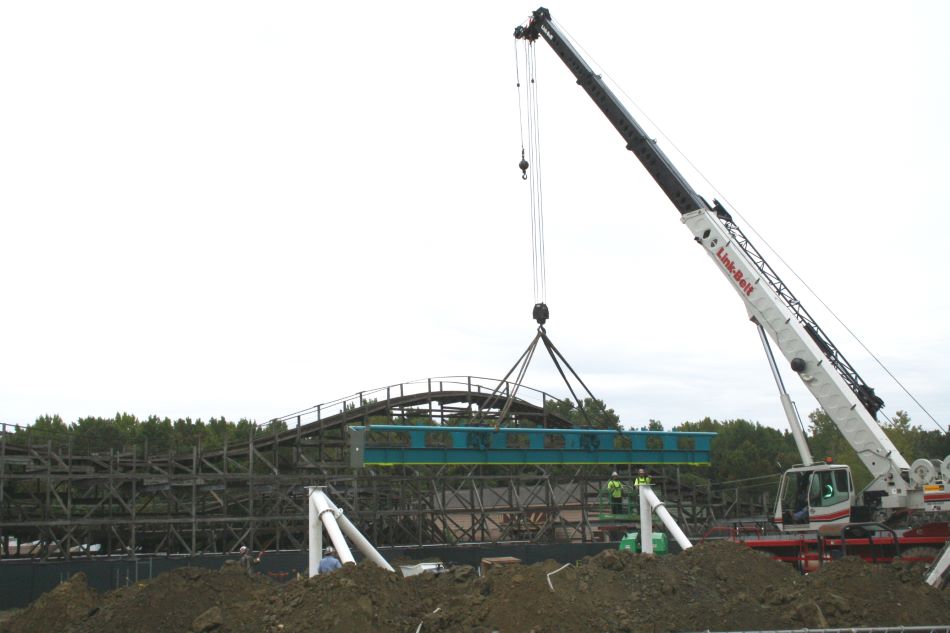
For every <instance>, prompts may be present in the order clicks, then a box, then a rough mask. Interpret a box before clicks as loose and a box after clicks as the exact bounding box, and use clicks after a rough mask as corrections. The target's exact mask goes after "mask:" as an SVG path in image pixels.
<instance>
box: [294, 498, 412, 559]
mask: <svg viewBox="0 0 950 633" xmlns="http://www.w3.org/2000/svg"><path fill="white" fill-rule="evenodd" d="M307 491H308V493H307V496H308V502H307V503H308V506H309V508H308V513H307V517H308V520H309V525H308V533H309V546H310V551H309V553H308V557H307V565H308V575H310V576H316V575H317V574H318V573H319V569H320V555H321V553H322V550H323V530H324V528H326V531H327V534H328V535H329V536H330V541H331V542H332V543H333V547H334V548H335V549H336V551H337V556H338V557H339V559H340V562H341V563H343V564H346V563H352V562H354V560H353V553H352V552H351V551H350V548H349V546H348V545H347V544H346V539H345V538H344V537H343V535H344V534H346V536H348V537H349V539H350V540H351V541H353V543H354V544H355V545H356V547H357V549H359V551H360V552H362V553H363V555H364V556H365V557H366V558H368V559H369V560H371V561H373V562H374V563H376V564H377V565H379V566H380V567H382V568H383V569H385V570H387V571H395V570H394V569H393V568H392V566H391V565H390V564H389V563H388V562H386V559H385V558H383V557H382V555H381V554H380V553H379V552H377V551H376V548H375V547H373V546H372V544H370V542H369V541H368V540H367V539H366V537H365V536H363V534H362V533H361V532H360V531H359V530H358V529H356V526H355V525H353V522H352V521H350V520H349V519H348V518H346V517H345V516H344V515H343V511H342V510H340V508H338V507H337V506H336V504H335V503H333V501H332V500H331V499H330V497H328V496H327V495H326V493H325V492H323V490H321V489H320V488H318V487H315V486H311V487H308V488H307Z"/></svg>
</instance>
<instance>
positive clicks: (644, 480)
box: [633, 477, 653, 486]
mask: <svg viewBox="0 0 950 633" xmlns="http://www.w3.org/2000/svg"><path fill="white" fill-rule="evenodd" d="M633 483H634V485H636V486H649V485H651V484H652V483H653V480H652V479H651V478H650V477H637V479H636V481H635V482H633Z"/></svg>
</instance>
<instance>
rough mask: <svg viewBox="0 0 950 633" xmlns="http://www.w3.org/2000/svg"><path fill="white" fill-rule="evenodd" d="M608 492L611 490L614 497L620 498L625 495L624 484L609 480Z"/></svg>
mask: <svg viewBox="0 0 950 633" xmlns="http://www.w3.org/2000/svg"><path fill="white" fill-rule="evenodd" d="M607 492H609V493H610V496H611V497H613V498H614V499H619V498H620V497H622V496H623V484H622V483H621V482H619V481H615V480H613V479H611V480H610V481H608V482H607Z"/></svg>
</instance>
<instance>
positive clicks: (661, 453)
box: [349, 424, 716, 467]
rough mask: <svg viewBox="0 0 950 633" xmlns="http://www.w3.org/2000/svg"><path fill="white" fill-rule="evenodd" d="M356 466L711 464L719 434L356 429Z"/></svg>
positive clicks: (353, 459) (353, 460)
mask: <svg viewBox="0 0 950 633" xmlns="http://www.w3.org/2000/svg"><path fill="white" fill-rule="evenodd" d="M349 431H350V464H351V465H352V466H354V467H360V466H363V465H377V466H378V465H395V464H698V465H703V464H708V463H709V459H710V444H711V442H712V438H713V437H715V435H716V434H715V433H686V432H682V433H681V432H675V431H603V430H594V429H536V428H532V429H520V428H501V429H498V430H497V431H496V430H495V428H494V427H490V426H489V427H485V426H410V425H398V424H385V425H376V426H350V427H349Z"/></svg>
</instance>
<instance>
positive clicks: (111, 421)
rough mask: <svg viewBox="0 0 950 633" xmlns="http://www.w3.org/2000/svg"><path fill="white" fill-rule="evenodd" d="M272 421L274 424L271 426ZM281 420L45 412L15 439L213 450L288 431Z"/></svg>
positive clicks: (99, 448)
mask: <svg viewBox="0 0 950 633" xmlns="http://www.w3.org/2000/svg"><path fill="white" fill-rule="evenodd" d="M275 425H276V428H275ZM286 428H287V425H286V424H285V423H283V422H272V423H271V424H269V425H268V426H267V427H266V429H265V428H262V427H259V426H257V425H256V424H255V423H254V422H253V421H251V420H247V419H243V418H242V419H240V420H237V421H230V420H227V419H225V417H224V416H222V417H220V418H215V417H212V418H209V419H208V420H207V421H204V420H202V419H201V418H197V419H192V418H190V417H188V418H178V419H175V420H173V419H171V418H169V417H164V418H162V417H159V416H157V415H151V416H149V417H147V418H145V419H139V418H137V417H136V416H134V415H132V414H130V413H116V414H115V416H114V417H111V418H104V417H94V416H88V417H82V418H79V419H77V420H76V421H75V422H71V423H68V422H65V421H64V420H63V418H62V417H60V416H59V415H43V416H40V417H38V418H37V419H36V421H35V422H34V423H33V424H32V425H31V426H29V427H16V428H15V431H14V434H13V438H12V440H13V441H20V442H25V441H32V442H34V443H37V444H46V443H47V442H52V443H53V444H54V445H57V446H63V445H65V444H67V443H70V444H71V445H72V447H73V450H74V451H76V452H78V453H94V452H108V451H110V450H114V451H132V450H137V451H139V452H144V451H145V450H146V449H147V450H148V452H149V453H150V454H153V453H163V452H168V451H179V450H183V449H186V448H187V449H190V448H191V447H192V446H201V447H203V448H208V449H214V448H220V447H222V446H224V444H225V443H228V444H232V445H233V444H240V443H242V442H247V441H248V439H249V438H250V437H252V436H253V435H261V434H264V433H274V432H275V430H276V431H278V432H279V431H283V430H286Z"/></svg>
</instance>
